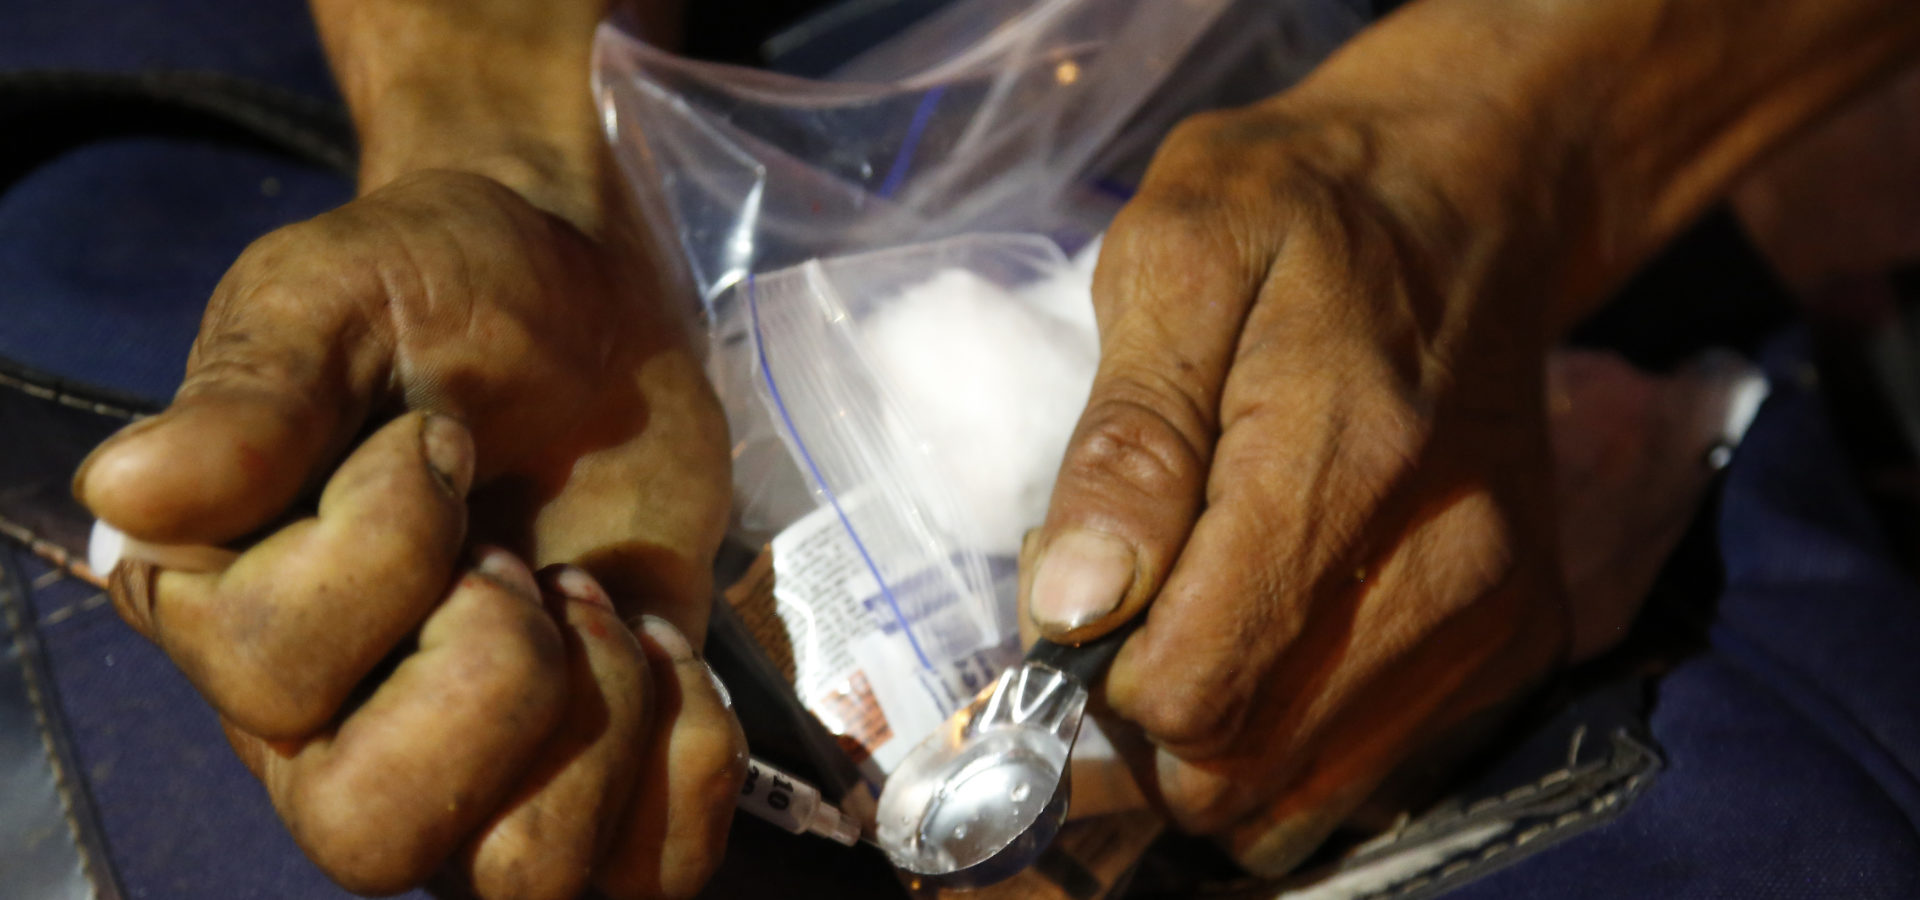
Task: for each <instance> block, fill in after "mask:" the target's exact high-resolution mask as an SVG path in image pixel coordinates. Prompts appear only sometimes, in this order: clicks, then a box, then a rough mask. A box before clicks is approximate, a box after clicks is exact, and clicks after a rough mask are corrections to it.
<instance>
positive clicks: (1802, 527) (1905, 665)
mask: <svg viewBox="0 0 1920 900" xmlns="http://www.w3.org/2000/svg"><path fill="white" fill-rule="evenodd" d="M1807 360H1808V354H1807V349H1806V347H1805V342H1804V341H1803V340H1802V339H1801V338H1800V337H1799V336H1797V335H1794V336H1790V337H1788V338H1786V339H1783V340H1780V341H1777V342H1775V344H1774V345H1773V346H1772V348H1771V349H1770V352H1769V353H1768V355H1767V359H1766V360H1765V362H1766V365H1767V368H1768V371H1769V374H1770V375H1771V377H1772V378H1773V381H1774V393H1773V396H1772V397H1770V398H1769V399H1768V401H1767V402H1766V404H1765V406H1764V407H1763V408H1762V410H1761V413H1760V416H1759V417H1758V418H1757V419H1756V420H1755V422H1754V424H1753V428H1752V430H1751V431H1750V432H1749V433H1748V435H1747V438H1746V441H1745V443H1744V444H1743V445H1742V446H1741V448H1740V450H1739V453H1738V454H1737V456H1736V458H1735V460H1734V462H1733V465H1732V467H1731V469H1730V470H1729V472H1728V477H1727V482H1726V485H1725V488H1724V490H1723V492H1722V497H1721V500H1720V508H1719V517H1718V518H1719V534H1720V551H1721V556H1722V559H1723V560H1724V563H1725V566H1726V587H1725V590H1724V591H1723V593H1722V595H1721V596H1720V598H1719V601H1718V604H1717V608H1716V610H1715V613H1714V616H1713V621H1712V624H1711V626H1710V628H1709V629H1708V637H1709V645H1708V647H1707V649H1706V651H1705V652H1703V653H1701V654H1699V655H1698V656H1696V657H1694V658H1692V659H1689V660H1688V661H1686V662H1684V663H1683V664H1681V665H1680V666H1679V667H1677V668H1676V669H1674V670H1673V671H1672V672H1670V673H1668V674H1667V675H1666V676H1665V677H1663V678H1661V679H1660V681H1659V682H1658V687H1657V691H1656V695H1655V700H1654V709H1653V718H1652V722H1651V725H1652V731H1653V736H1654V739H1655V740H1656V741H1657V742H1658V743H1659V745H1660V747H1661V749H1662V751H1663V752H1664V753H1665V755H1666V758H1667V761H1668V769H1667V771H1666V772H1664V773H1663V774H1662V775H1661V777H1660V779H1659V780H1658V781H1656V782H1655V783H1654V785H1653V786H1652V788H1650V789H1649V790H1648V791H1647V793H1646V794H1645V795H1644V796H1642V797H1641V798H1640V800H1639V801H1638V802H1637V803H1636V804H1635V805H1634V806H1633V808H1632V809H1630V810H1629V811H1628V812H1627V813H1626V814H1625V815H1623V816H1622V817H1621V818H1620V819H1619V820H1618V821H1616V822H1614V823H1612V824H1610V825H1607V826H1604V827H1602V828H1599V829H1596V830H1594V831H1592V832H1589V833H1587V834H1585V835H1583V836H1581V837H1579V838H1577V839H1575V840H1573V841H1570V842H1569V843H1567V844H1565V845H1563V846H1560V847H1556V848H1554V849H1552V850H1550V851H1548V852H1546V853H1542V854H1540V855H1538V856H1535V857H1531V858H1529V859H1527V860H1526V861H1524V862H1522V863H1520V864H1518V865H1516V866H1514V867H1512V868H1509V869H1506V870H1503V871H1500V872H1497V873H1495V874H1493V875H1491V876H1489V877H1488V878H1486V879H1483V880H1481V881H1479V882H1477V883H1475V884H1472V885H1470V886H1468V887H1467V888H1465V889H1463V890H1461V891H1459V892H1458V893H1457V894H1455V895H1454V896H1458V897H1462V898H1475V900H1482V898H1484V900H1495V898H1500V900H1504V898H1523V897H1524V898H1532V897H1568V898H1595V900H1599V898H1607V900H1615V898H1635V900H1640V898H1649V900H1651V898H1662V897H1674V898H1708V897H1728V898H1736V897H1737V898H1773V897H1779V898H1806V897H1846V898H1861V900H1865V898H1888V900H1892V898H1912V897H1920V589H1916V586H1915V585H1914V583H1913V582H1912V580H1911V579H1909V578H1908V577H1907V575H1906V574H1905V573H1904V572H1902V571H1901V570H1900V569H1899V568H1898V567H1897V566H1896V565H1895V564H1894V561H1893V558H1892V557H1891V555H1890V551H1889V548H1888V547H1887V546H1886V544H1885V541H1884V538H1883V537H1882V535H1881V533H1880V530H1879V528H1878V527H1877V526H1876V524H1875V523H1874V521H1873V519H1872V517H1871V515H1870V514H1869V512H1868V510H1867V508H1866V506H1865V504H1864V502H1863V500H1862V498H1861V494H1860V491H1859V490H1858V489H1857V487H1856V486H1855V485H1854V484H1853V483H1852V482H1851V480H1850V478H1849V476H1848V474H1847V470H1846V466H1845V463H1844V461H1843V458H1842V456H1841V453H1840V449H1839V447H1838V446H1837V445H1836V444H1835V442H1834V438H1833V432H1832V430H1831V428H1830V426H1829V424H1828V422H1827V419H1826V415H1827V412H1826V408H1825V405H1824V404H1823V403H1822V402H1821V400H1820V398H1819V396H1818V394H1817V393H1816V391H1815V390H1814V388H1813V386H1812V385H1810V384H1809V383H1808V380H1807V379H1808V378H1809V373H1810V372H1811V371H1812V369H1811V366H1810V364H1809V363H1808V361H1807Z"/></svg>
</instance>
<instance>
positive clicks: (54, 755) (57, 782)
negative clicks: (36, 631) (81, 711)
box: [0, 580, 100, 897]
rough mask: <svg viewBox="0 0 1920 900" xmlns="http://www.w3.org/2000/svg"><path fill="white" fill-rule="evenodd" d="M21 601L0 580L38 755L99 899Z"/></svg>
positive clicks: (1, 605)
mask: <svg viewBox="0 0 1920 900" xmlns="http://www.w3.org/2000/svg"><path fill="white" fill-rule="evenodd" d="M23 599H24V598H21V597H18V596H16V595H15V594H14V592H13V588H12V582H11V580H0V612H4V613H5V615H6V617H7V627H8V628H9V629H11V630H12V632H13V655H14V658H15V659H17V660H19V661H20V671H21V674H22V680H23V682H24V683H25V684H26V686H27V702H28V703H30V704H32V705H33V719H34V722H35V724H36V725H38V726H39V730H40V752H42V753H44V754H46V757H47V767H48V768H50V769H52V770H53V784H54V788H55V789H56V792H57V793H58V794H59V795H60V815H61V817H62V818H64V819H66V820H67V837H68V838H69V839H71V840H72V841H73V847H74V855H75V856H76V857H78V858H79V860H80V874H81V875H82V876H84V877H85V878H86V879H87V885H88V887H90V888H92V889H93V894H94V896H95V897H98V896H99V895H100V889H99V887H98V886H99V884H100V876H99V873H98V872H95V871H94V867H93V860H92V859H91V858H90V856H91V854H89V853H87V851H86V840H85V837H84V836H83V835H82V834H81V831H80V819H79V817H78V816H76V815H75V814H74V810H73V792H74V786H73V778H72V775H71V774H70V773H69V772H67V770H66V766H64V765H62V764H61V759H60V753H59V751H58V749H57V748H55V747H54V744H53V731H52V727H53V726H52V723H51V722H49V721H48V719H47V710H46V702H47V701H46V693H45V689H44V688H43V687H42V686H41V684H40V673H39V671H38V668H37V667H36V666H35V665H33V662H32V661H33V659H34V658H35V655H34V654H31V653H30V652H29V651H30V648H28V647H27V646H26V644H25V641H26V629H25V622H24V621H23V619H22V617H23V615H24V612H23V610H22V609H21V604H22V601H23Z"/></svg>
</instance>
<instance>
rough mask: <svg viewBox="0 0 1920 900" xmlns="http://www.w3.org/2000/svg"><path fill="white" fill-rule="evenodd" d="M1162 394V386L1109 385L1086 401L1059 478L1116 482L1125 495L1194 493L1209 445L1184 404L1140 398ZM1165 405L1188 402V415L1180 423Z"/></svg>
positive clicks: (1146, 496) (1158, 496)
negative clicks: (1071, 448) (1153, 387)
mask: <svg viewBox="0 0 1920 900" xmlns="http://www.w3.org/2000/svg"><path fill="white" fill-rule="evenodd" d="M1130 383H1131V384H1133V385H1140V384H1141V382H1138V381H1134V382H1130ZM1129 394H1135V395H1138V396H1127V395H1129ZM1166 394H1167V391H1165V390H1154V389H1147V388H1140V387H1133V388H1127V387H1110V388H1109V389H1108V391H1107V392H1106V396H1104V397H1102V398H1100V399H1098V400H1096V401H1095V402H1094V403H1093V404H1091V405H1090V406H1088V408H1087V412H1086V415H1085V417H1084V418H1083V419H1082V421H1081V426H1080V431H1079V434H1078V435H1077V436H1076V439H1075V441H1074V449H1073V451H1072V452H1071V453H1070V454H1069V455H1068V457H1067V460H1066V464H1065V466H1064V468H1063V469H1062V471H1061V475H1062V477H1063V479H1067V480H1071V481H1076V482H1079V483H1082V484H1098V485H1106V486H1110V487H1113V488H1118V489H1120V490H1123V491H1125V492H1126V493H1129V494H1131V495H1132V496H1131V497H1127V498H1126V499H1148V500H1163V499H1165V498H1169V497H1187V496H1189V495H1196V494H1197V493H1198V492H1199V491H1200V490H1201V487H1202V485H1201V480H1202V479H1201V473H1202V472H1204V471H1205V469H1206V461H1207V458H1208V456H1209V451H1210V449H1211V448H1210V447H1208V446H1207V445H1206V444H1205V443H1204V442H1203V441H1202V439H1201V438H1200V437H1199V435H1198V434H1197V432H1199V431H1200V430H1201V428H1200V425H1199V423H1197V422H1195V421H1193V420H1194V419H1195V418H1196V416H1195V414H1194V413H1193V412H1192V411H1191V407H1190V404H1184V403H1181V404H1169V402H1168V401H1167V400H1165V399H1154V400H1148V399H1144V398H1145V397H1148V396H1153V397H1156V398H1164V397H1165V396H1166ZM1169 405H1172V406H1174V407H1175V408H1178V407H1179V406H1182V405H1186V406H1188V407H1189V410H1188V412H1186V413H1185V414H1184V415H1183V416H1181V417H1182V418H1185V419H1187V420H1188V421H1187V423H1186V426H1185V428H1183V427H1182V426H1181V425H1179V424H1176V423H1175V421H1174V418H1175V417H1174V416H1173V415H1169V414H1168V413H1166V412H1163V410H1164V409H1166V408H1168V406H1169Z"/></svg>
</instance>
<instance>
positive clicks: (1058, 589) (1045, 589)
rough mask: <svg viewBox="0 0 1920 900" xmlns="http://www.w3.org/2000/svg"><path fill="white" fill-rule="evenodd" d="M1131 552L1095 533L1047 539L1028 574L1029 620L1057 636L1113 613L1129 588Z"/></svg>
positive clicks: (1132, 560) (1112, 540)
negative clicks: (1030, 590)
mask: <svg viewBox="0 0 1920 900" xmlns="http://www.w3.org/2000/svg"><path fill="white" fill-rule="evenodd" d="M1133 566H1134V558H1133V549H1132V548H1130V547H1128V546H1127V545H1126V544H1125V543H1123V542H1121V540H1120V539H1119V538H1116V537H1113V536H1111V535H1105V534H1101V533H1099V532H1096V531H1080V530H1076V531H1069V532H1066V533H1065V534H1062V535H1060V536H1059V537H1056V538H1054V539H1053V542H1052V543H1050V544H1048V545H1047V549H1046V551H1045V552H1043V553H1042V554H1041V556H1040V567H1039V568H1038V569H1037V570H1035V572H1034V574H1033V594H1032V597H1031V598H1030V602H1029V604H1028V607H1027V608H1028V611H1029V614H1030V615H1032V616H1033V621H1034V622H1035V623H1036V624H1038V625H1039V626H1040V629H1041V630H1042V631H1045V632H1049V633H1054V634H1058V633H1060V632H1063V631H1071V630H1073V629H1075V628H1079V627H1081V626H1083V625H1087V624H1090V623H1092V622H1094V621H1096V620H1098V619H1100V618H1101V617H1103V616H1105V615H1107V614H1108V613H1111V612H1113V611H1114V610H1115V609H1118V608H1119V606H1120V600H1121V598H1123V597H1125V596H1126V594H1127V589H1128V588H1129V587H1131V586H1132V585H1133Z"/></svg>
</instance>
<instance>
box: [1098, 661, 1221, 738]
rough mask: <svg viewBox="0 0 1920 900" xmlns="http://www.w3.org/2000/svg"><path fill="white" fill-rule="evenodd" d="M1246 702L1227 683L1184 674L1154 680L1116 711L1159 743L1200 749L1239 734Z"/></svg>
mask: <svg viewBox="0 0 1920 900" xmlns="http://www.w3.org/2000/svg"><path fill="white" fill-rule="evenodd" d="M1246 706H1247V704H1246V702H1245V700H1244V699H1243V698H1242V697H1241V696H1240V694H1239V693H1238V692H1237V691H1235V690H1233V689H1232V688H1231V687H1230V686H1228V685H1225V684H1222V683H1219V682H1217V681H1215V680H1214V679H1211V678H1205V677H1197V676H1195V675H1193V674H1188V675H1185V676H1183V677H1177V678H1167V679H1162V680H1160V681H1157V682H1155V684H1154V686H1153V687H1151V688H1149V689H1148V690H1146V691H1144V692H1142V693H1140V694H1139V695H1137V696H1135V697H1132V698H1129V702H1128V704H1127V708H1126V709H1124V710H1121V711H1120V712H1121V713H1122V714H1123V715H1125V716H1126V717H1127V718H1129V719H1132V720H1133V721H1134V722H1135V723H1137V724H1139V726H1140V727H1141V729H1142V730H1144V731H1145V732H1146V733H1147V735H1148V737H1150V738H1152V739H1153V741H1154V742H1155V743H1157V744H1159V745H1161V746H1163V747H1170V748H1180V749H1191V750H1194V751H1204V750H1210V749H1213V748H1217V747H1220V746H1223V745H1225V744H1227V743H1230V742H1231V741H1232V740H1233V739H1234V738H1235V737H1237V736H1238V735H1239V732H1240V726H1241V723H1242V722H1243V721H1244V719H1245V717H1246Z"/></svg>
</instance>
